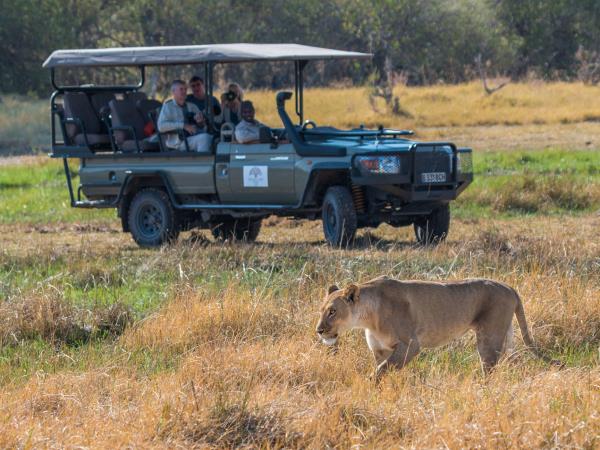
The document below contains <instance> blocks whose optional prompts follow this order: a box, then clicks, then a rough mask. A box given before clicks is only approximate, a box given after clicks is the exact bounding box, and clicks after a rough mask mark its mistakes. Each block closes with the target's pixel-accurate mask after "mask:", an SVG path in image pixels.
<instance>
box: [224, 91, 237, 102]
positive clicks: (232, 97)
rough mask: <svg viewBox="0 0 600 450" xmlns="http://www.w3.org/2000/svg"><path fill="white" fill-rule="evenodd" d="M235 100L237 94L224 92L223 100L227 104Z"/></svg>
mask: <svg viewBox="0 0 600 450" xmlns="http://www.w3.org/2000/svg"><path fill="white" fill-rule="evenodd" d="M236 98H237V94H236V93H235V92H233V91H227V92H225V100H227V101H228V102H232V101H234V100H235V99H236Z"/></svg>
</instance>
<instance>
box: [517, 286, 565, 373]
mask: <svg viewBox="0 0 600 450" xmlns="http://www.w3.org/2000/svg"><path fill="white" fill-rule="evenodd" d="M515 295H516V296H517V308H516V310H515V315H516V316H517V322H519V328H520V329H521V336H522V337H523V342H525V345H526V346H527V347H528V348H529V350H530V351H531V352H532V353H533V354H534V355H535V356H537V357H538V358H540V359H542V360H544V361H545V362H547V363H549V364H554V365H557V366H561V367H562V366H563V365H564V364H563V363H562V362H561V361H557V360H555V359H552V358H549V357H547V356H546V355H544V354H543V353H542V352H540V351H539V350H538V348H537V346H536V345H535V343H534V342H533V339H532V338H531V335H530V334H529V328H528V327H527V320H526V319H525V310H524V309H523V302H522V301H521V297H519V294H517V292H516V291H515Z"/></svg>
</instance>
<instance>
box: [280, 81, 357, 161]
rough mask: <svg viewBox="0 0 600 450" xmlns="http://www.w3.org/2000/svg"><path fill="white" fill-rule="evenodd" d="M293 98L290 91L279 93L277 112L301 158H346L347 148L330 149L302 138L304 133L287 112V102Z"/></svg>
mask: <svg viewBox="0 0 600 450" xmlns="http://www.w3.org/2000/svg"><path fill="white" fill-rule="evenodd" d="M290 98H292V93H291V92H289V91H283V92H279V93H278V94H277V112H278V113H279V117H281V122H283V126H284V127H285V131H286V133H287V136H288V138H289V140H290V141H292V144H293V145H294V148H295V149H296V153H298V154H299V155H300V156H346V148H345V147H330V146H328V145H315V144H308V143H307V142H306V141H305V140H304V136H302V132H301V131H299V130H298V127H297V126H296V125H294V124H293V123H292V120H291V119H290V116H289V115H288V113H287V112H286V111H285V102H286V101H288V100H289V99H290Z"/></svg>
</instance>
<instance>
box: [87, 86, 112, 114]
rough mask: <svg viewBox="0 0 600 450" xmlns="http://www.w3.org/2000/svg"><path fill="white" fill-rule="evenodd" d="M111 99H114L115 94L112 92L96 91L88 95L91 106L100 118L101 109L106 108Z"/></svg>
mask: <svg viewBox="0 0 600 450" xmlns="http://www.w3.org/2000/svg"><path fill="white" fill-rule="evenodd" d="M111 100H115V94H113V93H112V92H96V93H95V94H92V95H90V101H91V102H92V107H93V108H94V111H96V114H98V117H100V118H102V112H103V111H102V109H103V108H108V104H109V103H110V101H111Z"/></svg>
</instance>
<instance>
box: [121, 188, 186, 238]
mask: <svg viewBox="0 0 600 450" xmlns="http://www.w3.org/2000/svg"><path fill="white" fill-rule="evenodd" d="M127 217H128V219H127V220H128V225H129V231H130V232H131V235H132V236H133V239H134V240H135V242H137V244H138V245H139V246H141V247H158V246H160V245H162V244H164V243H166V242H171V241H173V240H175V239H177V236H178V235H179V227H178V225H177V217H176V215H175V210H174V209H173V206H172V205H171V201H170V200H169V197H168V196H167V194H166V193H165V192H164V191H162V190H160V189H154V188H149V189H143V190H141V191H139V192H138V193H137V194H135V196H134V197H133V200H132V201H131V204H130V205H129V211H128V215H127Z"/></svg>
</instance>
